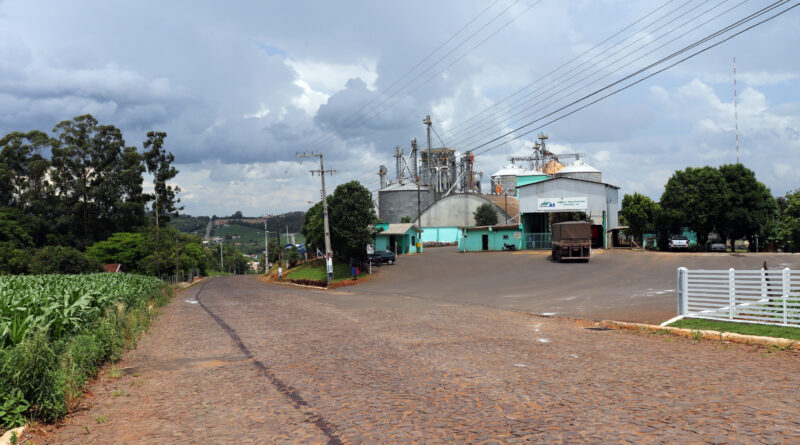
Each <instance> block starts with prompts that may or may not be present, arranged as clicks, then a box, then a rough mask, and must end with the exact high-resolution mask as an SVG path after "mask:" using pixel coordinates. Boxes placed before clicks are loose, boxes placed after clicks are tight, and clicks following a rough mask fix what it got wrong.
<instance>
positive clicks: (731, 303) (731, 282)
mask: <svg viewBox="0 0 800 445" xmlns="http://www.w3.org/2000/svg"><path fill="white" fill-rule="evenodd" d="M735 305H736V271H735V270H734V269H733V268H732V267H731V268H730V269H728V320H733V308H734V307H736V306H735Z"/></svg>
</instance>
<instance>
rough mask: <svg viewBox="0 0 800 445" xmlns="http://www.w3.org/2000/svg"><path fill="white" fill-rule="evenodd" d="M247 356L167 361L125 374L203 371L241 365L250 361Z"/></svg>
mask: <svg viewBox="0 0 800 445" xmlns="http://www.w3.org/2000/svg"><path fill="white" fill-rule="evenodd" d="M250 360H251V359H249V358H247V356H246V355H222V356H216V357H203V358H182V359H175V360H165V361H162V362H155V363H147V364H143V365H140V366H132V367H130V368H124V369H123V370H122V372H123V373H125V374H127V375H131V374H138V373H141V372H143V371H177V370H180V369H203V368H215V367H218V366H224V365H227V364H229V363H239V362H246V361H250Z"/></svg>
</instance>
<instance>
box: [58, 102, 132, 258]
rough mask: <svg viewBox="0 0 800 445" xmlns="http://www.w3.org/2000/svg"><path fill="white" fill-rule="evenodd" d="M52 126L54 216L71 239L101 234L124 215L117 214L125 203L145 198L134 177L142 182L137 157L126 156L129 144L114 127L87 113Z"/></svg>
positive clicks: (78, 241)
mask: <svg viewBox="0 0 800 445" xmlns="http://www.w3.org/2000/svg"><path fill="white" fill-rule="evenodd" d="M53 131H54V132H55V133H56V136H57V140H56V142H55V144H54V146H53V156H52V162H53V167H55V168H54V169H53V174H52V178H53V182H54V184H55V187H56V190H57V192H58V197H59V200H60V201H61V204H62V208H61V209H60V212H61V215H62V218H61V219H60V220H57V222H60V223H62V224H63V225H64V226H65V230H66V232H67V235H68V236H67V241H68V242H69V243H70V244H72V245H75V246H78V247H83V246H85V245H87V244H91V241H97V240H102V239H106V238H107V237H108V236H109V235H111V233H113V232H114V231H115V229H116V228H115V224H117V223H120V222H121V221H123V222H124V221H125V215H119V212H120V209H121V208H122V207H124V205H123V204H124V203H126V202H131V203H135V204H133V205H143V204H144V202H143V200H142V199H141V197H140V196H138V195H139V194H137V193H136V187H137V184H136V182H137V180H138V183H139V184H138V185H140V183H141V179H139V178H138V177H137V175H136V167H135V164H136V163H137V159H138V158H136V157H135V156H131V149H125V150H123V149H124V147H125V141H124V140H123V139H122V132H121V131H120V130H119V129H118V128H116V127H114V126H113V125H99V124H98V122H97V120H96V119H95V118H94V117H92V116H91V115H89V114H86V115H83V116H78V117H76V118H74V119H72V120H69V121H62V122H60V123H59V124H58V125H56V127H55V129H54V130H53ZM126 155H127V157H126ZM130 164H134V165H133V166H131V165H130ZM131 170H132V172H131ZM129 182H133V183H134V184H133V185H131V184H129ZM129 192H131V193H130V195H129Z"/></svg>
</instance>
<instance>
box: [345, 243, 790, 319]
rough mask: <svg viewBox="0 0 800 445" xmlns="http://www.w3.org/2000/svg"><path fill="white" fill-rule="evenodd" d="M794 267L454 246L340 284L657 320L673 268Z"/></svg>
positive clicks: (721, 257)
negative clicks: (563, 258)
mask: <svg viewBox="0 0 800 445" xmlns="http://www.w3.org/2000/svg"><path fill="white" fill-rule="evenodd" d="M764 261H766V262H767V266H768V267H769V268H770V269H775V268H784V267H791V268H793V269H795V268H800V254H749V253H748V254H729V253H688V252H674V253H673V252H642V251H630V250H609V251H602V250H600V251H594V252H593V257H592V259H591V260H590V261H589V262H588V263H554V262H552V261H551V260H550V257H549V252H541V251H521V252H473V253H466V254H464V253H458V252H456V251H455V249H454V248H450V247H447V248H446V247H439V248H430V249H426V250H425V252H424V253H423V254H422V255H406V256H401V257H400V258H399V260H398V264H397V265H394V266H383V267H381V268H380V271H379V273H378V277H377V278H375V279H373V280H371V281H370V282H368V283H365V284H363V285H359V286H355V287H352V288H344V289H342V290H340V291H339V292H351V293H354V294H358V295H363V296H368V297H369V298H374V297H375V296H378V295H384V296H400V297H405V298H411V299H421V300H423V301H444V302H451V303H464V304H473V305H474V304H477V305H485V306H490V307H497V308H505V309H513V310H520V311H525V312H532V313H538V314H541V313H556V314H559V315H564V316H575V317H584V318H589V319H593V320H600V319H613V320H620V321H635V322H651V323H656V322H657V323H660V322H662V321H664V320H668V319H670V318H672V317H674V316H675V315H677V314H676V312H677V296H676V294H675V288H676V287H675V281H676V269H677V268H678V267H680V266H683V267H687V268H690V269H728V268H731V267H733V268H737V269H760V268H761V265H762V264H763V262H764Z"/></svg>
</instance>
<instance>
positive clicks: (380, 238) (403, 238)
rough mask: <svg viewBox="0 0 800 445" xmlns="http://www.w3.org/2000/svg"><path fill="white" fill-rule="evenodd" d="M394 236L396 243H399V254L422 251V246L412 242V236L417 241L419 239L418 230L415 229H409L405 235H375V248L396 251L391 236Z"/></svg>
mask: <svg viewBox="0 0 800 445" xmlns="http://www.w3.org/2000/svg"><path fill="white" fill-rule="evenodd" d="M392 236H394V239H395V243H396V244H397V254H398V255H400V254H408V253H422V250H423V249H422V246H420V247H419V248H417V247H416V246H415V245H414V243H412V238H413V240H414V241H415V242H416V241H417V232H416V231H415V230H412V229H409V230H408V232H406V233H405V234H404V235H381V234H380V233H379V234H377V235H376V236H375V250H390V251H392V252H394V249H393V248H391V244H390V241H391V238H392Z"/></svg>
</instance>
